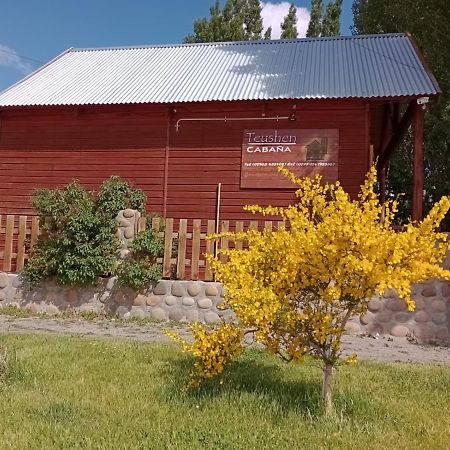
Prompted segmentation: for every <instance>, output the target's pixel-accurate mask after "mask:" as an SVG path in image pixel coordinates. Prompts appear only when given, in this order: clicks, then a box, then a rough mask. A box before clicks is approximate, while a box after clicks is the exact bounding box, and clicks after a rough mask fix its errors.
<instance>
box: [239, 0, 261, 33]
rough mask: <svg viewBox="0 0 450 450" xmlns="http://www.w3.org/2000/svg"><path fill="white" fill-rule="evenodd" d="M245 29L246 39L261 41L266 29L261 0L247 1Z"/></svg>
mask: <svg viewBox="0 0 450 450" xmlns="http://www.w3.org/2000/svg"><path fill="white" fill-rule="evenodd" d="M244 28H245V38H246V39H249V40H256V39H261V37H262V32H263V29H264V27H263V21H262V17H261V3H260V1H259V0H247V2H246V5H245V7H244Z"/></svg>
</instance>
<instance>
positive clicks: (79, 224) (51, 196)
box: [23, 177, 146, 285]
mask: <svg viewBox="0 0 450 450" xmlns="http://www.w3.org/2000/svg"><path fill="white" fill-rule="evenodd" d="M145 199H146V197H145V194H144V193H143V192H142V191H141V190H139V189H134V188H132V187H130V185H129V184H128V183H126V182H125V181H123V180H122V179H120V178H119V177H111V178H110V179H109V180H106V181H105V182H104V183H103V184H102V186H101V187H100V190H99V192H98V194H97V195H96V194H95V193H93V192H88V191H86V189H85V188H84V187H83V186H82V185H81V184H80V183H78V182H77V181H73V182H72V183H70V184H68V185H67V186H65V187H64V188H62V189H39V190H37V191H36V194H35V196H34V198H33V206H34V208H35V209H36V210H37V212H38V214H39V217H40V223H41V235H40V236H39V239H38V241H37V243H36V244H35V245H34V246H33V248H32V251H31V255H30V258H29V260H28V262H27V264H26V266H25V268H24V271H23V275H24V276H25V278H26V279H27V280H28V281H29V282H31V283H33V284H35V283H38V282H40V281H43V280H45V279H48V278H54V279H55V281H56V282H57V283H58V284H63V285H93V284H95V283H96V282H97V280H98V278H99V277H100V276H102V275H107V274H111V273H112V272H113V271H114V269H115V264H116V253H117V250H118V247H119V241H118V239H117V236H116V233H117V224H116V220H115V218H116V215H117V212H118V211H119V210H120V209H126V208H133V209H139V210H143V209H144V205H145Z"/></svg>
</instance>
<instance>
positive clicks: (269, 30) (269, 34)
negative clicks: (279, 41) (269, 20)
mask: <svg viewBox="0 0 450 450" xmlns="http://www.w3.org/2000/svg"><path fill="white" fill-rule="evenodd" d="M270 39H272V27H269V28H267V30H266V31H265V32H264V40H266V41H270Z"/></svg>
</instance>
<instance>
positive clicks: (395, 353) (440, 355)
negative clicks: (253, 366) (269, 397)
mask: <svg viewBox="0 0 450 450" xmlns="http://www.w3.org/2000/svg"><path fill="white" fill-rule="evenodd" d="M168 328H170V329H171V330H175V331H179V332H180V333H181V334H182V335H186V336H188V335H189V333H188V331H187V329H186V327H184V326H183V325H177V324H173V323H170V324H167V323H156V322H154V323H146V324H144V325H141V324H135V323H128V324H124V323H122V322H118V323H116V322H114V321H113V320H99V321H90V320H83V319H57V318H54V319H53V318H41V317H28V318H16V317H11V316H2V315H0V333H47V334H63V335H77V336H87V337H92V338H110V339H131V340H136V341H142V342H169V341H170V339H169V338H168V337H167V336H165V334H164V331H165V330H166V329H168ZM343 348H344V350H345V353H346V354H353V353H356V354H357V355H358V358H359V359H360V360H364V359H370V360H377V361H388V362H389V361H390V362H393V361H402V362H422V363H443V364H450V348H449V347H441V346H429V345H426V346H425V345H418V344H413V343H410V342H408V341H407V340H406V339H405V338H391V337H389V338H387V337H383V336H380V337H378V339H376V338H374V337H370V336H349V335H347V336H344V338H343Z"/></svg>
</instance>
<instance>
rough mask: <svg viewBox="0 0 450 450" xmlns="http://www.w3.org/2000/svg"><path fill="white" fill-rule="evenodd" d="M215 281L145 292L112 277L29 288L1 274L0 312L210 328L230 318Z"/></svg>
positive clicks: (170, 284)
mask: <svg viewBox="0 0 450 450" xmlns="http://www.w3.org/2000/svg"><path fill="white" fill-rule="evenodd" d="M223 295H224V291H223V287H222V285H221V284H220V283H215V282H204V281H178V280H161V281H159V282H158V283H157V284H156V285H154V286H152V287H150V288H149V289H148V290H147V291H146V292H144V293H136V292H135V291H133V290H132V289H130V288H122V287H120V286H119V285H118V282H117V279H116V277H111V278H109V279H102V280H101V281H100V283H99V285H98V286H96V287H85V288H75V287H64V286H58V285H56V284H55V283H54V282H51V281H47V282H44V283H41V284H39V285H38V286H35V287H31V286H29V285H28V284H27V283H26V282H24V281H23V280H22V279H21V278H20V275H17V274H8V273H2V272H0V308H1V307H3V306H15V307H20V308H27V309H30V310H31V311H33V312H35V313H46V314H58V313H60V312H63V311H66V310H73V311H76V312H95V313H105V314H110V315H118V316H119V317H122V318H125V319H127V318H130V317H138V318H146V317H147V318H152V319H154V320H158V321H168V320H172V321H177V322H202V323H207V324H213V323H217V322H222V321H230V320H232V319H233V317H234V316H233V313H232V311H231V310H230V309H228V308H225V307H221V305H222V304H223Z"/></svg>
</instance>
